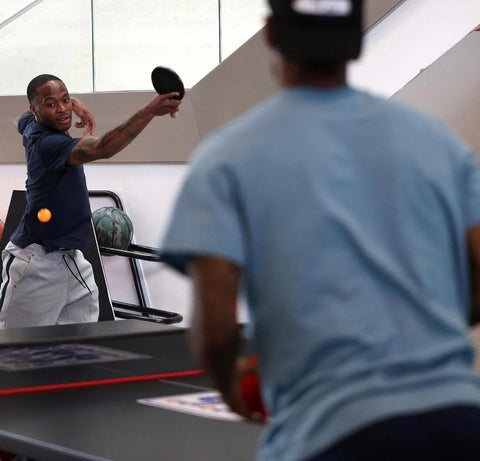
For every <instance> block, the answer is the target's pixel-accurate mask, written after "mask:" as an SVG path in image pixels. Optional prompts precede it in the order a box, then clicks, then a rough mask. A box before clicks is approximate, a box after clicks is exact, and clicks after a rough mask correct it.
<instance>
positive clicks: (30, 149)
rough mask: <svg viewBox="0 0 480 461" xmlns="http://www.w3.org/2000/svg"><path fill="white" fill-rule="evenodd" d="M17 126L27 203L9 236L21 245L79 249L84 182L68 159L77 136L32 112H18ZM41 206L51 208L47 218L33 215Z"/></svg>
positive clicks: (87, 214) (84, 230) (85, 223)
mask: <svg viewBox="0 0 480 461" xmlns="http://www.w3.org/2000/svg"><path fill="white" fill-rule="evenodd" d="M18 131H19V133H20V134H22V135H23V145H24V146H25V158H26V161H27V181H26V184H25V188H26V195H27V206H26V209H25V214H24V215H23V217H22V219H21V221H20V224H19V225H18V227H17V229H16V230H15V232H14V233H13V234H12V237H11V241H12V242H13V243H14V244H15V245H17V246H19V247H21V248H25V247H26V246H27V245H30V244H31V243H40V244H41V245H43V246H44V247H45V248H46V250H47V251H53V250H56V249H58V248H75V249H79V250H83V249H84V248H85V246H86V243H87V238H88V232H89V226H90V219H91V209H90V202H89V200H88V190H87V184H86V180H85V174H84V171H83V165H78V166H67V165H66V161H67V159H68V157H69V155H70V152H71V151H72V149H73V147H74V146H75V145H76V144H77V142H78V141H79V140H80V139H79V138H76V139H74V138H72V137H71V136H70V135H68V134H66V133H63V132H60V131H56V130H54V129H53V128H50V127H47V126H44V125H41V124H39V123H37V122H36V121H35V117H34V116H33V114H26V115H24V116H22V117H21V118H20V120H19V122H18ZM42 208H48V209H49V210H50V211H51V212H52V218H51V219H50V221H49V222H47V223H42V222H40V221H39V220H38V218H37V213H38V211H39V210H40V209H42Z"/></svg>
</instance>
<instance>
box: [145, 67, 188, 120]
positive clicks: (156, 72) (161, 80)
mask: <svg viewBox="0 0 480 461" xmlns="http://www.w3.org/2000/svg"><path fill="white" fill-rule="evenodd" d="M152 84H153V88H155V91H156V92H157V93H158V94H166V93H172V92H174V91H175V92H177V93H179V96H175V98H174V99H178V100H181V99H183V97H184V96H185V87H184V86H183V82H182V79H181V78H180V77H179V76H178V74H177V73H176V72H175V71H173V70H172V69H169V68H168V67H162V66H158V67H155V69H153V70H152ZM170 116H171V117H173V118H176V116H177V112H172V113H171V114H170Z"/></svg>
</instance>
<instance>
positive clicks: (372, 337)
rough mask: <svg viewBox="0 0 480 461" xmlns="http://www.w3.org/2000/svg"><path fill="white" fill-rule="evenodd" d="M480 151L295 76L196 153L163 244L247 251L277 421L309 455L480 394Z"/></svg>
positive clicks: (394, 111)
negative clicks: (478, 373)
mask: <svg viewBox="0 0 480 461" xmlns="http://www.w3.org/2000/svg"><path fill="white" fill-rule="evenodd" d="M478 223H480V170H479V167H478V163H477V160H476V158H475V156H474V154H473V153H472V152H471V151H470V150H469V148H468V147H467V146H466V145H464V144H463V143H462V142H460V141H459V140H458V139H457V138H456V137H455V136H454V135H452V133H450V132H449V131H448V130H447V129H446V128H445V127H444V126H443V125H442V124H441V123H440V122H438V121H436V120H432V119H431V118H429V117H426V116H424V115H422V114H420V113H418V112H417V111H415V110H412V109H409V108H406V107H404V106H402V105H399V104H397V103H393V102H387V101H384V100H382V99H380V98H376V97H373V96H371V95H369V94H367V93H364V92H361V91H357V90H354V89H352V88H350V87H342V88H337V89H332V90H317V89H308V88H294V89H290V90H287V91H284V92H282V93H280V94H278V95H276V96H274V97H273V98H271V99H270V100H268V101H267V102H265V103H263V104H262V105H260V106H258V107H257V108H255V109H253V110H251V111H249V112H248V113H247V114H245V115H244V116H242V117H241V118H239V119H237V120H236V121H235V122H233V123H230V124H229V125H228V126H226V127H225V128H223V129H221V130H220V131H218V132H217V133H215V134H213V135H212V136H210V137H209V138H208V139H207V140H206V141H205V142H203V143H202V144H201V146H200V147H199V148H198V150H197V151H196V153H195V155H194V156H193V160H192V164H191V168H190V171H189V174H188V176H187V178H186V181H185V184H184V186H183V189H182V190H181V193H180V195H179V198H178V202H177V203H176V206H175V208H174V212H173V215H172V220H171V224H170V227H169V229H168V232H167V235H166V237H165V240H164V243H163V251H164V255H165V257H166V258H167V262H168V263H169V264H171V265H172V266H174V267H176V268H177V269H179V270H184V269H185V262H186V259H187V258H188V256H189V255H192V254H206V255H214V256H218V257H221V258H224V259H227V260H229V261H232V262H233V263H235V264H237V265H239V266H241V267H242V268H243V270H244V287H245V294H246V297H247V302H248V306H249V312H250V317H251V322H252V329H253V335H254V341H255V346H256V350H257V352H258V355H259V357H260V362H261V379H262V385H263V392H264V398H265V401H266V404H267V407H268V409H269V411H270V413H271V414H272V415H273V417H272V420H271V422H270V424H269V426H268V427H267V429H266V431H265V435H264V438H263V443H262V447H261V449H260V453H259V458H260V459H263V460H275V461H279V460H288V461H291V460H297V459H298V460H300V459H304V458H307V457H309V456H311V455H314V454H316V453H319V452H321V451H322V450H324V449H326V448H328V447H330V446H331V445H332V444H334V443H335V442H338V441H339V440H340V439H341V438H342V437H344V436H346V435H349V434H351V433H352V432H354V431H356V430H358V429H359V428H361V427H363V426H365V425H367V424H370V423H373V422H377V421H379V420H382V419H386V418H389V417H391V416H395V415H400V414H405V413H411V412H416V411H422V410H428V409H433V408H438V407H441V406H447V405H450V404H459V403H466V404H474V405H477V406H480V387H479V383H478V380H477V378H476V377H475V375H474V374H473V372H472V361H473V349H472V345H471V342H470V339H469V335H468V317H469V307H470V294H469V280H468V279H469V275H468V274H469V273H468V260H467V247H466V241H465V232H466V230H467V229H468V228H470V227H472V226H473V225H476V224H478Z"/></svg>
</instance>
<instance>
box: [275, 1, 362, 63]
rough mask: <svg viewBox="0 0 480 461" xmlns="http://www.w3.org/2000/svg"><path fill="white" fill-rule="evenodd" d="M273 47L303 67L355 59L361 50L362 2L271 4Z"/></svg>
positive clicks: (285, 2)
mask: <svg viewBox="0 0 480 461" xmlns="http://www.w3.org/2000/svg"><path fill="white" fill-rule="evenodd" d="M268 3H269V4H270V8H271V12H272V33H273V37H272V38H273V45H274V46H275V47H276V48H277V49H278V50H279V51H280V53H281V54H282V55H283V56H284V57H285V58H287V59H289V60H291V61H294V62H298V63H302V64H315V63H322V62H341V61H348V60H350V59H356V58H358V57H359V55H360V51H361V47H362V18H363V14H362V13H363V0H268Z"/></svg>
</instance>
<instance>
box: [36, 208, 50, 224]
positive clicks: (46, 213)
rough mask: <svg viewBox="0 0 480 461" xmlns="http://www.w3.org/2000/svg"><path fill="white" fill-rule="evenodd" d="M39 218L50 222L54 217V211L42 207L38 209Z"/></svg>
mask: <svg viewBox="0 0 480 461" xmlns="http://www.w3.org/2000/svg"><path fill="white" fill-rule="evenodd" d="M37 218H38V220H39V221H40V222H48V221H50V219H52V212H51V211H50V210H49V209H48V208H42V209H41V210H39V211H38V213H37Z"/></svg>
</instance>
